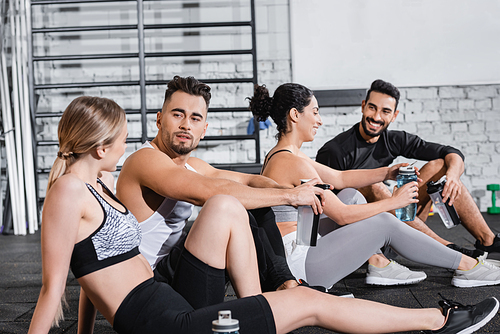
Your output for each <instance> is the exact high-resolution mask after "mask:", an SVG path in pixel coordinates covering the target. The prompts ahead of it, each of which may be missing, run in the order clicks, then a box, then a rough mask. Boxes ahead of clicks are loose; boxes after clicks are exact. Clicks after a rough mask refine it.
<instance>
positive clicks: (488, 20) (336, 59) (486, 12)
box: [290, 0, 500, 89]
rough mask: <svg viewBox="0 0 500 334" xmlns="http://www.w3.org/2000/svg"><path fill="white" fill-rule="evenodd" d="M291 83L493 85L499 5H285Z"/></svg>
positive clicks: (296, 0)
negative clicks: (287, 7)
mask: <svg viewBox="0 0 500 334" xmlns="http://www.w3.org/2000/svg"><path fill="white" fill-rule="evenodd" d="M290 7H291V23H292V24H291V40H292V63H293V79H294V81H297V82H301V83H303V84H305V85H307V86H310V87H312V88H315V89H320V88H321V89H325V88H326V89H331V88H364V87H366V86H367V85H368V84H369V83H370V82H371V81H373V80H374V79H376V78H382V79H385V80H387V81H390V82H392V83H394V84H395V85H397V86H400V87H422V86H424V87H425V86H441V85H472V84H490V83H498V82H499V80H500V65H499V63H498V60H499V59H500V43H498V38H499V37H498V36H500V20H499V19H498V18H499V17H500V1H498V0H490V1H469V0H440V1H435V0H405V1H400V0H381V1H368V0H352V1H343V0H328V1H326V0H291V1H290Z"/></svg>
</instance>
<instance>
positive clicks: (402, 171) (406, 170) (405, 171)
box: [399, 166, 415, 175]
mask: <svg viewBox="0 0 500 334" xmlns="http://www.w3.org/2000/svg"><path fill="white" fill-rule="evenodd" d="M399 175H415V167H413V166H406V167H399Z"/></svg>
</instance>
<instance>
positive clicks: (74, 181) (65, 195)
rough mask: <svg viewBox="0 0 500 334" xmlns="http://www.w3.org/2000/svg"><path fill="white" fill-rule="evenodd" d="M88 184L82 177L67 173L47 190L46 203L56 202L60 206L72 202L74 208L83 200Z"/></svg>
mask: <svg viewBox="0 0 500 334" xmlns="http://www.w3.org/2000/svg"><path fill="white" fill-rule="evenodd" d="M86 191H88V190H87V186H86V185H85V182H83V180H82V179H80V178H78V177H77V176H75V175H72V174H66V175H63V176H61V177H59V178H58V179H57V180H56V182H54V184H53V185H52V187H51V188H50V189H49V191H48V192H47V196H46V198H45V204H50V203H56V204H57V205H58V206H64V205H65V203H69V204H71V206H73V207H74V208H76V207H78V206H79V203H81V202H83V198H84V197H85V196H84V194H85V192H86Z"/></svg>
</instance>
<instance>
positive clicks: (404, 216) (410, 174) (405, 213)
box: [396, 166, 417, 222]
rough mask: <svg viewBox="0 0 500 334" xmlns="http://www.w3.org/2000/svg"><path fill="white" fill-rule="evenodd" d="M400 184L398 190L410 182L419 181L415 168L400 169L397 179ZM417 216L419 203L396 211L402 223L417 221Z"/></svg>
mask: <svg viewBox="0 0 500 334" xmlns="http://www.w3.org/2000/svg"><path fill="white" fill-rule="evenodd" d="M396 181H397V182H398V188H401V187H402V186H403V185H405V184H407V183H408V182H412V181H417V174H416V173H415V168H413V166H407V167H399V175H398V176H397V178H396ZM416 214H417V203H410V204H408V205H407V206H405V207H404V208H400V209H396V217H398V219H399V220H401V221H404V222H406V221H412V220H415V216H416Z"/></svg>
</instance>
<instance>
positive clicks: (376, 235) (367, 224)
mask: <svg viewBox="0 0 500 334" xmlns="http://www.w3.org/2000/svg"><path fill="white" fill-rule="evenodd" d="M338 197H339V199H340V200H341V201H342V202H343V203H345V204H364V203H366V200H365V198H364V197H363V195H361V193H360V192H358V191H357V190H355V189H350V188H348V189H343V190H342V191H341V192H340V193H339V194H338ZM320 234H321V235H322V237H321V238H319V239H318V243H317V246H316V247H311V248H309V251H308V252H307V256H306V263H305V269H306V276H307V280H308V283H309V284H312V285H323V286H327V287H330V286H332V285H333V284H335V283H336V282H338V281H339V280H341V279H342V278H344V277H345V276H347V275H349V274H350V273H352V272H353V271H355V270H356V269H358V268H359V267H360V266H361V265H362V264H363V263H365V262H366V260H367V259H368V258H369V257H370V256H372V255H373V254H375V253H379V249H380V248H381V247H382V246H390V247H392V248H393V249H394V250H395V251H396V252H397V253H398V254H400V255H401V256H403V257H405V258H407V259H409V260H411V261H415V262H419V263H423V264H427V265H431V266H436V267H442V268H446V269H457V267H458V265H459V264H460V260H461V258H462V254H461V253H459V252H456V251H454V250H452V249H450V248H448V247H446V246H444V245H442V244H441V243H439V242H437V241H436V240H434V239H432V238H431V237H429V236H427V235H426V234H424V233H422V232H420V231H418V230H416V229H414V228H412V227H410V226H408V225H407V224H405V223H403V222H401V221H399V219H397V218H396V217H395V216H393V215H392V214H390V213H387V212H384V213H380V214H378V215H375V216H373V217H370V218H367V219H364V220H361V221H359V222H356V223H353V224H349V225H345V226H339V225H337V224H336V223H335V222H333V221H332V220H329V219H327V220H326V222H325V220H322V221H321V225H320Z"/></svg>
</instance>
